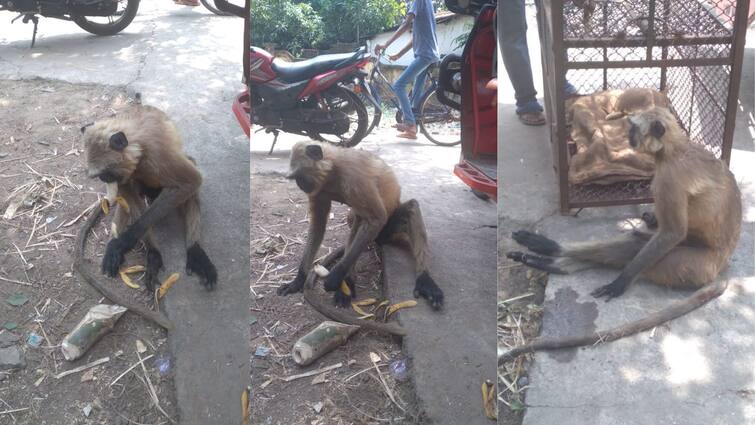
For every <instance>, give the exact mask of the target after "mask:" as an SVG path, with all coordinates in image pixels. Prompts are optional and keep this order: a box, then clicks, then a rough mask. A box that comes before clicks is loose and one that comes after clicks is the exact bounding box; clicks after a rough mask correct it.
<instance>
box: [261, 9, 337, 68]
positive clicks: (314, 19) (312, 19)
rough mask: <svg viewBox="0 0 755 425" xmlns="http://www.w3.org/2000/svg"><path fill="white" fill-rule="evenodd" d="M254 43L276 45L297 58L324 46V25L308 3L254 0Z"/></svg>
mask: <svg viewBox="0 0 755 425" xmlns="http://www.w3.org/2000/svg"><path fill="white" fill-rule="evenodd" d="M251 15H252V44H254V45H257V46H259V45H262V44H264V43H277V44H278V45H279V46H280V47H282V48H284V49H286V50H288V51H290V52H291V53H292V54H294V55H298V54H299V53H301V49H305V48H317V47H321V43H322V42H323V40H324V38H325V26H324V23H323V20H322V18H320V15H319V14H318V13H317V12H316V11H315V10H314V9H313V8H312V6H310V5H309V4H308V3H304V2H301V3H295V2H293V1H291V0H252V2H251Z"/></svg>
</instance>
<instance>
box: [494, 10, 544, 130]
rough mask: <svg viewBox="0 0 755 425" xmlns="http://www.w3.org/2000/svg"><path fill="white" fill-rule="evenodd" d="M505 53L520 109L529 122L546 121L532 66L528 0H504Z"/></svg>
mask: <svg viewBox="0 0 755 425" xmlns="http://www.w3.org/2000/svg"><path fill="white" fill-rule="evenodd" d="M499 7H500V8H501V10H502V13H500V14H499V15H498V18H499V19H501V20H502V21H501V27H500V28H501V56H502V59H503V64H504V66H505V67H506V73H507V74H508V75H509V79H510V80H511V85H512V86H514V92H515V96H516V113H517V115H519V119H520V120H521V121H522V122H523V123H525V124H529V125H542V124H545V117H544V116H543V107H542V106H540V103H538V101H537V98H536V96H537V91H536V90H535V84H534V82H533V80H532V66H531V65H530V53H529V49H528V47H527V17H526V15H525V7H524V0H501V1H500V2H499Z"/></svg>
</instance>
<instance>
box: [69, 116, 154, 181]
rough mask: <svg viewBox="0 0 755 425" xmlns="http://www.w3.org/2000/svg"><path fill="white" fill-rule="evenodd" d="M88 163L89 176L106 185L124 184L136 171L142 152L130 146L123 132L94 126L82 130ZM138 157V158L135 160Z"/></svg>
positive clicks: (136, 147)
mask: <svg viewBox="0 0 755 425" xmlns="http://www.w3.org/2000/svg"><path fill="white" fill-rule="evenodd" d="M81 131H82V134H83V139H84V148H85V153H86V162H87V175H88V176H89V177H90V178H98V179H100V180H101V181H103V182H105V183H115V182H124V181H125V180H127V179H128V178H129V177H130V176H131V173H132V172H133V171H134V169H135V166H136V163H137V162H138V154H139V153H140V150H139V148H138V146H129V143H128V139H127V138H126V135H125V134H124V133H123V132H120V131H116V132H112V131H109V130H108V128H107V126H103V125H98V124H94V125H91V126H85V127H82V128H81ZM135 156H136V158H135Z"/></svg>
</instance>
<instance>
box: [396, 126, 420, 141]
mask: <svg viewBox="0 0 755 425" xmlns="http://www.w3.org/2000/svg"><path fill="white" fill-rule="evenodd" d="M399 126H401V127H399ZM396 129H397V130H398V131H399V133H398V137H401V138H402V139H412V140H413V139H416V138H417V125H416V124H406V123H401V124H398V125H397V126H396Z"/></svg>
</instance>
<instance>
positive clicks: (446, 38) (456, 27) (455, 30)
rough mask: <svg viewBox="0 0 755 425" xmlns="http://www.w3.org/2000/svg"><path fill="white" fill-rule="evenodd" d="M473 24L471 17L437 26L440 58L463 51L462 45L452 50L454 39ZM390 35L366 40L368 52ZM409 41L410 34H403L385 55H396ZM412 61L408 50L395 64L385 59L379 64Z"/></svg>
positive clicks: (398, 63)
mask: <svg viewBox="0 0 755 425" xmlns="http://www.w3.org/2000/svg"><path fill="white" fill-rule="evenodd" d="M473 24H474V18H473V17H471V16H457V17H455V18H454V19H451V20H449V21H446V22H444V23H442V24H437V25H436V27H435V31H436V33H437V35H438V52H439V53H440V54H441V56H442V55H447V54H449V53H458V54H461V52H462V50H463V49H464V45H463V43H462V44H461V45H460V46H458V47H457V48H456V49H455V50H452V48H453V47H454V46H456V43H454V39H455V38H456V37H458V36H459V35H460V34H466V33H469V31H470V30H471V29H472V25H473ZM392 34H393V31H391V32H384V33H380V34H377V35H375V36H373V37H371V38H370V39H368V40H367V47H368V48H369V51H370V52H372V51H374V50H375V45H376V44H384V43H385V42H386V41H388V39H389V38H390V37H391V35H392ZM411 39H412V34H411V33H410V32H408V31H407V32H405V33H404V34H403V35H402V36H401V37H399V39H398V40H396V41H394V42H393V44H391V46H390V47H389V48H388V52H387V54H388V55H392V54H395V53H398V52H399V50H401V49H402V48H404V46H406V45H407V44H408V43H409V41H411ZM412 59H414V55H413V54H412V52H411V50H410V51H408V52H407V53H406V54H405V55H404V56H402V57H401V59H399V60H398V61H396V62H391V61H390V60H389V59H388V58H387V57H383V60H382V61H381V63H383V64H390V65H398V66H409V64H410V63H411V61H412Z"/></svg>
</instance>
